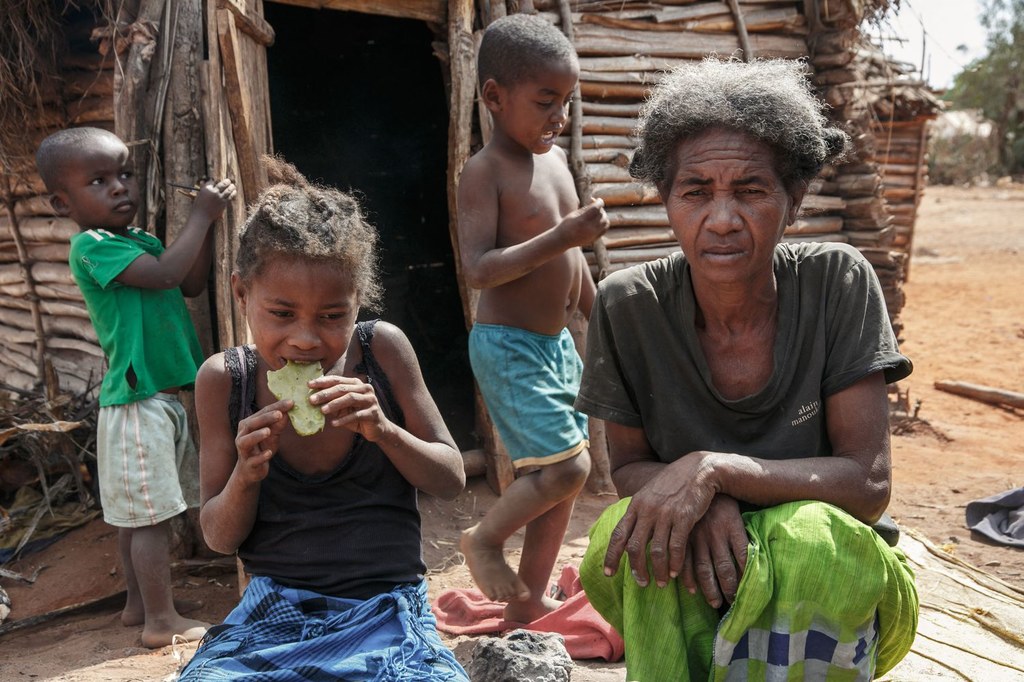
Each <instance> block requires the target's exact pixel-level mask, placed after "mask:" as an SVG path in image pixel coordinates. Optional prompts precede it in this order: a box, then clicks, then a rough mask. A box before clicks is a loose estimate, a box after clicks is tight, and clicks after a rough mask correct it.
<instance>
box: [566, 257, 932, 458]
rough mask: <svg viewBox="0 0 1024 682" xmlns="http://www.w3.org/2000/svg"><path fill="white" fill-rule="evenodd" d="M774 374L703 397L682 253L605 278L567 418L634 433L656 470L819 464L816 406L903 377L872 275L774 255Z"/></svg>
mask: <svg viewBox="0 0 1024 682" xmlns="http://www.w3.org/2000/svg"><path fill="white" fill-rule="evenodd" d="M774 268H775V277H776V280H777V283H778V293H779V297H778V300H779V303H778V305H779V317H778V325H777V334H776V338H775V350H774V368H773V371H772V375H771V378H770V379H769V380H768V383H767V384H766V385H765V387H764V388H763V389H762V390H760V391H759V392H757V393H755V394H753V395H750V396H746V397H744V398H740V399H738V400H728V399H726V398H723V397H722V396H721V394H719V392H718V391H717V390H716V389H715V388H714V386H713V385H712V381H711V373H710V370H709V368H708V364H707V362H706V360H705V357H704V353H703V350H702V349H701V346H700V342H699V340H698V338H697V332H696V328H695V326H694V319H695V313H696V302H695V299H694V295H693V287H692V284H691V281H690V272H689V265H688V264H687V262H686V259H685V257H684V256H683V255H682V254H681V253H676V254H674V255H672V256H669V257H667V258H663V259H660V260H657V261H652V262H649V263H644V264H642V265H639V266H636V267H632V268H629V269H627V270H622V271H619V272H616V273H614V274H612V275H610V276H609V277H608V278H606V279H605V280H604V281H602V282H601V285H600V287H599V289H598V297H597V300H596V301H595V303H594V309H593V312H592V314H591V318H590V330H589V335H588V337H587V350H586V358H585V363H584V370H583V381H582V385H581V386H580V391H579V396H578V397H577V399H576V408H577V409H578V410H580V411H581V412H585V413H587V414H589V415H591V416H593V417H597V418H599V419H605V420H607V421H611V422H615V423H618V424H623V425H625V426H633V427H638V428H642V429H643V430H644V432H645V434H646V435H647V439H648V441H649V442H650V444H651V447H652V448H653V450H654V452H655V453H656V455H657V456H658V458H659V459H660V460H661V461H664V462H671V461H674V460H676V459H678V458H679V457H681V456H683V455H685V454H687V453H688V452H692V451H694V450H713V451H718V452H735V453H738V454H743V455H748V456H751V457H763V458H767V459H793V458H801V457H815V456H828V455H831V454H832V446H831V443H830V442H829V439H828V433H827V429H826V419H825V398H826V397H828V396H830V395H832V394H834V393H836V392H838V391H841V390H843V389H844V388H847V387H848V386H850V385H852V384H854V383H856V382H857V381H858V380H860V379H862V378H864V377H865V376H867V375H869V374H872V373H874V372H877V371H879V370H881V371H883V372H884V373H885V380H886V382H887V383H892V382H894V381H898V380H900V379H902V378H904V377H906V376H907V375H909V374H910V372H911V370H912V365H911V363H910V360H909V359H908V358H906V357H905V356H903V355H902V354H900V352H899V348H898V345H897V342H896V338H895V336H894V335H893V332H892V327H891V325H890V322H889V317H888V314H887V312H886V308H885V301H884V299H883V296H882V290H881V286H880V285H879V283H878V278H877V277H876V276H875V273H874V270H873V269H872V267H871V264H870V263H868V262H867V260H865V258H864V257H863V256H862V255H861V254H860V252H859V251H857V250H856V249H855V248H853V247H850V246H847V245H845V244H816V243H803V244H780V245H779V246H777V247H776V249H775V264H774Z"/></svg>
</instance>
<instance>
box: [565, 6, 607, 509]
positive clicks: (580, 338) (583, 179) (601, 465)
mask: <svg viewBox="0 0 1024 682" xmlns="http://www.w3.org/2000/svg"><path fill="white" fill-rule="evenodd" d="M558 7H559V10H560V12H561V18H562V31H563V32H564V33H565V35H566V37H567V38H568V39H569V42H570V43H573V42H575V41H574V39H573V26H572V10H571V8H570V7H569V0H559V3H558ZM571 117H572V143H571V148H570V151H569V163H570V167H571V169H572V174H573V177H574V178H575V180H576V193H577V194H578V195H579V200H580V204H581V205H582V206H586V205H588V204H590V202H591V201H593V198H594V196H593V188H592V185H591V182H590V175H589V174H588V172H587V164H586V162H585V161H584V160H583V94H582V93H581V92H580V89H579V88H576V91H575V92H574V93H573V95H572V114H571ZM592 248H593V251H594V257H595V258H596V259H597V277H596V278H595V279H596V281H598V282H600V281H601V280H602V279H604V277H605V276H606V275H607V274H608V272H609V268H610V267H611V262H610V260H609V258H608V247H607V245H606V243H605V238H604V237H603V236H602V237H598V238H597V239H596V240H595V241H594V243H593V245H592ZM582 276H583V277H589V276H590V271H589V270H585V271H584V272H583V273H582ZM570 327H575V329H573V330H572V331H573V332H574V337H575V340H576V348H577V351H578V352H579V354H580V355H583V354H584V352H585V350H586V340H587V319H586V318H585V317H583V315H582V313H580V312H579V311H577V312H576V315H574V316H573V319H572V321H571V323H570ZM589 432H590V433H589V435H590V461H591V463H592V464H593V467H592V469H591V472H590V476H589V478H588V479H587V487H588V488H589V489H590V491H591V492H597V493H601V492H610V491H612V490H614V485H613V484H612V478H611V464H610V462H609V461H608V440H607V438H606V436H605V429H604V422H602V421H601V420H600V419H591V420H590V424H589Z"/></svg>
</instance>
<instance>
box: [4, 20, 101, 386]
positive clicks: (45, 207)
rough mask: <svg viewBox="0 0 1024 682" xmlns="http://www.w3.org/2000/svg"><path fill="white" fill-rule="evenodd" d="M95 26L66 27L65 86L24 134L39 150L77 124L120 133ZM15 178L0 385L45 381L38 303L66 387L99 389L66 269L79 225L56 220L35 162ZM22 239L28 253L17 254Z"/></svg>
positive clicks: (53, 90) (86, 324)
mask: <svg viewBox="0 0 1024 682" xmlns="http://www.w3.org/2000/svg"><path fill="white" fill-rule="evenodd" d="M95 29H96V21H94V20H92V19H79V20H78V21H77V22H76V23H74V24H71V25H68V26H67V27H66V35H67V38H68V47H67V51H66V52H65V53H64V55H63V56H62V58H61V61H60V73H61V81H60V82H58V83H52V84H49V85H48V86H47V87H46V92H45V94H44V104H45V106H46V112H45V114H44V115H43V116H41V117H40V119H39V120H38V122H37V126H36V127H34V128H32V129H31V130H27V131H26V135H30V136H31V137H32V139H33V141H34V144H33V147H35V146H37V145H38V143H39V142H41V141H42V140H43V138H44V137H46V136H47V135H49V134H50V133H52V132H54V131H56V130H59V129H61V128H64V127H68V126H72V125H88V126H94V127H98V128H105V129H107V130H110V131H113V130H114V100H113V92H114V69H113V62H114V60H113V58H112V55H110V54H108V55H106V56H104V55H102V54H100V52H99V51H98V49H97V44H96V43H95V42H93V40H92V36H93V31H94V30H95ZM9 179H10V181H11V183H12V187H13V194H14V199H15V202H14V215H11V214H10V212H9V211H4V210H2V209H0V349H2V352H0V382H2V383H5V384H8V385H10V386H12V387H14V388H16V389H21V390H30V389H32V388H33V387H35V386H36V385H37V384H38V382H40V381H41V380H42V379H43V377H41V376H40V372H39V365H40V363H39V362H38V357H37V356H38V353H37V347H38V346H37V342H38V334H37V329H36V327H35V325H34V323H33V316H32V313H31V308H32V303H33V300H37V301H38V304H39V308H40V310H41V312H42V327H43V330H42V331H43V339H42V347H43V349H44V353H45V356H46V358H47V359H48V360H49V361H50V363H51V364H52V365H53V368H54V369H55V370H56V372H57V375H58V377H59V380H60V387H61V389H62V390H64V391H67V392H70V393H73V394H82V393H84V392H86V390H88V389H90V388H95V387H97V386H98V384H99V381H100V379H101V378H102V372H103V370H104V369H105V366H104V364H105V361H104V358H103V351H102V350H100V347H99V344H98V342H97V339H96V332H95V331H94V330H93V328H92V324H91V322H90V321H89V314H88V312H87V311H86V309H85V303H84V301H83V300H82V296H81V293H80V292H79V290H78V287H77V286H76V285H75V283H74V280H73V279H72V277H71V270H70V268H69V267H68V241H69V240H70V238H71V236H72V235H74V234H75V233H77V232H78V226H77V225H75V223H74V222H73V221H71V220H68V219H66V218H58V217H55V216H54V214H53V211H52V210H51V209H50V204H49V200H48V198H47V195H46V189H45V187H44V186H43V182H42V180H41V179H40V178H39V175H38V174H37V173H36V171H35V163H34V161H33V160H32V159H26V160H25V163H24V166H23V167H22V168H20V169H15V173H13V174H12V175H11V176H10V177H9ZM16 237H20V241H21V242H22V244H23V246H24V255H19V252H18V249H17V248H16V241H17V240H16ZM26 273H27V274H26Z"/></svg>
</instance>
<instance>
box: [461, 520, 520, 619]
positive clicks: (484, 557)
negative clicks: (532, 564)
mask: <svg viewBox="0 0 1024 682" xmlns="http://www.w3.org/2000/svg"><path fill="white" fill-rule="evenodd" d="M476 529H477V527H476V526H473V527H472V528H467V529H466V530H464V531H462V541H461V543H460V545H461V549H462V553H463V555H465V557H466V563H467V564H468V565H469V572H470V574H471V575H472V576H473V580H474V581H475V582H476V585H477V587H479V588H480V591H481V592H483V593H484V594H485V595H487V598H488V599H491V600H493V601H518V600H522V599H529V598H530V590H529V588H528V587H526V585H525V584H524V583H523V581H522V580H520V579H519V576H517V575H516V572H515V571H513V570H512V568H511V567H509V565H508V564H506V563H505V554H504V552H503V551H502V548H501V547H493V546H489V545H485V544H481V543H480V542H478V541H477V539H476V537H475V535H474V533H475V532H476Z"/></svg>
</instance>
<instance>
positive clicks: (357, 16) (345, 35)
mask: <svg viewBox="0 0 1024 682" xmlns="http://www.w3.org/2000/svg"><path fill="white" fill-rule="evenodd" d="M264 11H265V18H266V19H267V21H268V22H269V23H270V25H271V26H273V27H274V31H275V33H276V39H275V42H274V45H273V46H272V47H270V48H269V49H268V50H267V69H268V76H269V86H270V87H269V89H270V110H271V121H272V127H273V130H272V133H273V139H274V149H275V151H276V152H277V153H279V154H281V155H282V156H283V157H284V158H285V159H286V160H288V161H289V162H291V163H294V164H295V165H296V167H298V169H299V170H300V171H301V172H302V173H303V174H304V175H305V176H306V177H307V178H308V179H309V180H311V181H314V182H319V183H322V184H325V185H330V186H333V187H337V188H339V189H343V190H349V189H351V190H355V191H356V192H357V193H358V194H359V195H360V196H361V200H362V204H363V207H364V210H365V211H366V214H367V216H368V217H369V219H370V221H371V222H372V223H373V224H374V225H375V226H376V227H377V229H378V231H379V232H380V241H381V270H382V275H383V284H384V288H385V297H384V309H383V310H382V311H380V317H381V318H382V319H383V320H386V321H388V322H392V323H394V324H396V325H398V326H399V327H400V328H401V329H402V330H403V331H404V332H405V333H406V334H407V335H408V337H409V339H410V341H411V342H412V345H413V347H414V348H415V349H416V353H417V355H418V356H419V361H420V366H421V367H422V369H423V376H424V380H425V381H426V384H427V387H428V388H429V389H430V392H431V394H432V395H433V396H434V400H435V401H436V402H437V404H438V407H439V408H440V410H441V413H442V414H443V416H444V418H445V421H446V423H447V424H448V428H449V429H450V430H451V432H452V435H453V436H454V437H455V439H456V443H457V444H458V446H459V447H460V448H461V449H463V450H466V449H470V448H474V447H476V442H475V437H474V435H473V421H474V411H473V410H474V407H473V378H472V371H471V370H470V367H469V357H468V351H467V347H466V344H467V334H466V326H465V321H464V318H463V314H462V304H461V301H460V298H459V290H458V284H457V280H456V275H455V263H454V255H453V253H452V247H451V241H450V238H449V235H448V204H447V192H446V182H447V179H446V168H447V150H448V104H447V95H446V92H445V86H444V80H443V77H442V71H441V69H442V66H441V64H440V62H439V61H438V59H437V58H436V57H435V56H434V54H433V50H432V47H431V41H433V40H434V39H435V38H434V34H433V33H432V32H431V31H430V29H429V27H428V26H427V24H426V23H425V22H423V21H419V20H414V19H396V18H391V17H384V16H377V15H371V14H362V13H357V12H346V11H340V10H316V9H308V8H304V7H298V6H293V5H286V4H281V3H274V2H268V3H264ZM375 316H376V314H374V313H371V312H369V311H363V313H362V314H361V315H360V317H361V318H362V319H366V318H369V317H375Z"/></svg>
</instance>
